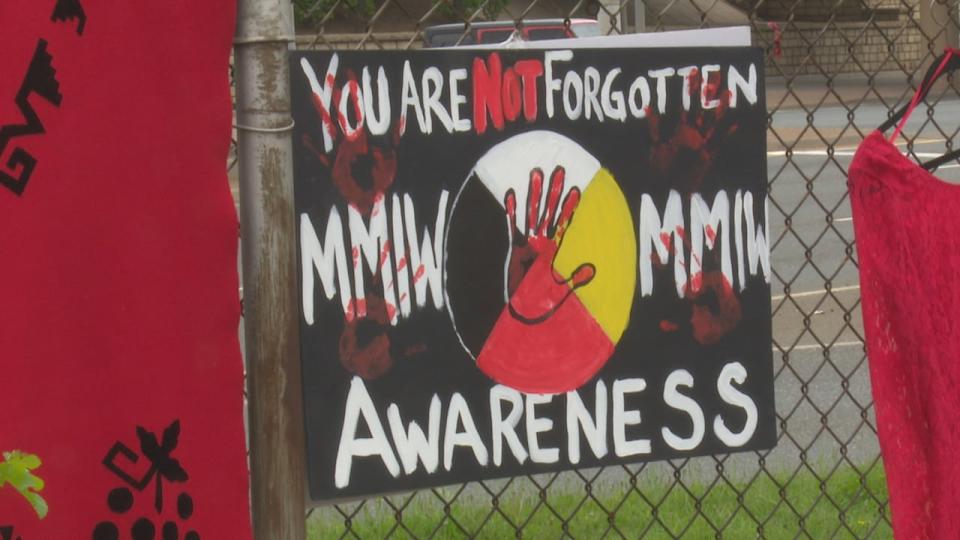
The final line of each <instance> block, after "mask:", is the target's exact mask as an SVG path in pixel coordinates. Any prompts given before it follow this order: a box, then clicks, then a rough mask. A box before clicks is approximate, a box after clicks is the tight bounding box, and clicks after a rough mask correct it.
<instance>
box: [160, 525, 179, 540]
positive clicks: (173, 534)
mask: <svg viewBox="0 0 960 540" xmlns="http://www.w3.org/2000/svg"><path fill="white" fill-rule="evenodd" d="M162 536H163V540H178V539H179V538H180V530H179V529H178V528H177V524H176V523H174V522H172V521H168V522H166V523H164V524H163V535H162Z"/></svg>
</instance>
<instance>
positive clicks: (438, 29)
mask: <svg viewBox="0 0 960 540" xmlns="http://www.w3.org/2000/svg"><path fill="white" fill-rule="evenodd" d="M515 29H516V27H515V26H514V22H513V21H482V22H475V23H472V24H470V26H469V28H468V27H467V25H466V24H463V23H454V24H440V25H436V26H430V27H428V28H427V29H426V30H424V32H423V45H424V47H427V48H432V47H454V46H457V45H486V44H494V43H503V42H504V41H506V40H508V39H510V36H511V35H512V34H513V31H514V30H515ZM519 31H520V35H521V36H522V37H523V39H525V40H527V41H539V40H544V39H564V38H573V37H589V36H599V35H600V25H599V24H598V23H597V21H595V20H593V19H570V20H569V25H568V24H566V22H565V21H564V19H532V20H527V21H524V22H523V26H521V27H520V29H519ZM461 38H462V39H461Z"/></svg>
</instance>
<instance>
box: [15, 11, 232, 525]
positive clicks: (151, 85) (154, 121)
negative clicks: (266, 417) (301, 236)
mask: <svg viewBox="0 0 960 540" xmlns="http://www.w3.org/2000/svg"><path fill="white" fill-rule="evenodd" d="M234 15H235V5H234V2H229V1H213V2H185V1H174V2H163V3H149V2H148V3H140V2H134V3H129V2H124V3H115V2H103V1H95V0H7V1H5V2H3V3H0V21H2V31H0V51H2V53H0V254H2V255H0V257H2V264H0V452H2V454H0V539H2V540H12V539H22V540H36V539H44V540H46V539H53V538H57V539H59V538H64V539H66V538H94V539H96V540H105V539H117V538H135V539H140V538H165V539H166V538H178V539H183V540H196V539H199V538H230V539H244V538H251V533H250V523H249V521H250V520H249V517H248V516H249V501H248V479H247V464H246V454H245V439H244V430H243V429H244V428H243V415H242V412H243V409H242V407H243V394H242V388H243V370H242V362H241V357H240V350H239V344H238V339H237V327H238V322H239V317H240V305H239V299H238V294H237V291H238V276H237V271H236V268H237V266H236V264H237V263H236V256H237V229H238V228H237V218H236V212H235V209H234V206H233V201H232V199H231V196H230V191H229V187H228V183H227V181H226V174H225V164H226V157H227V152H228V150H229V143H230V122H231V112H230V93H229V80H228V61H229V53H230V43H231V37H232V33H233V29H234Z"/></svg>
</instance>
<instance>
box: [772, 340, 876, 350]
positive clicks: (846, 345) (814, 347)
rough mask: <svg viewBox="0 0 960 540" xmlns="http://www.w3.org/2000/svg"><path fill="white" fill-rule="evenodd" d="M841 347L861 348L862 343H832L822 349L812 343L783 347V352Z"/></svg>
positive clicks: (775, 348) (817, 344)
mask: <svg viewBox="0 0 960 540" xmlns="http://www.w3.org/2000/svg"><path fill="white" fill-rule="evenodd" d="M841 347H863V342H862V341H840V342H838V343H834V344H833V345H830V344H827V345H826V347H824V346H823V345H820V344H819V343H813V344H810V345H795V346H793V348H788V347H785V348H784V352H793V351H812V350H816V349H824V348H827V349H839V348H841ZM772 349H773V352H780V348H778V347H776V346H774V347H772Z"/></svg>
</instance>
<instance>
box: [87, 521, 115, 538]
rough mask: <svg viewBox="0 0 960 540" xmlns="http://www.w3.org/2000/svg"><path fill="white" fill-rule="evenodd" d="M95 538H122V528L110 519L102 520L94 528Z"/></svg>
mask: <svg viewBox="0 0 960 540" xmlns="http://www.w3.org/2000/svg"><path fill="white" fill-rule="evenodd" d="M93 540H120V529H118V528H117V526H116V525H114V524H113V523H111V522H109V521H102V522H100V523H98V524H97V526H96V527H95V528H94V529H93Z"/></svg>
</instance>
